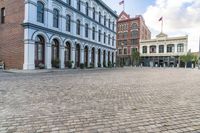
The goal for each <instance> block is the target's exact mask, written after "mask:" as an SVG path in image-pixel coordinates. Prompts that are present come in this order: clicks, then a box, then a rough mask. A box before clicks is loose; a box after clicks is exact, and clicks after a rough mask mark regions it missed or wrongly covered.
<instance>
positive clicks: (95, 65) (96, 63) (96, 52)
mask: <svg viewBox="0 0 200 133" xmlns="http://www.w3.org/2000/svg"><path fill="white" fill-rule="evenodd" d="M94 62H95V63H94V67H98V49H97V48H95V61H94Z"/></svg>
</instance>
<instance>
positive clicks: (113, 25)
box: [112, 22, 115, 30]
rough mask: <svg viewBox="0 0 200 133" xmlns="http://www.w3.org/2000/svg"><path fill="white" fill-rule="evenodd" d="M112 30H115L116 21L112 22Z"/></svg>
mask: <svg viewBox="0 0 200 133" xmlns="http://www.w3.org/2000/svg"><path fill="white" fill-rule="evenodd" d="M112 30H115V22H113V24H112Z"/></svg>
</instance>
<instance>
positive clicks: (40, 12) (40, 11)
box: [37, 1, 44, 23]
mask: <svg viewBox="0 0 200 133" xmlns="http://www.w3.org/2000/svg"><path fill="white" fill-rule="evenodd" d="M37 21H38V22H40V23H44V4H43V3H42V2H40V1H38V2H37Z"/></svg>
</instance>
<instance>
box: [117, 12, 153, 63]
mask: <svg viewBox="0 0 200 133" xmlns="http://www.w3.org/2000/svg"><path fill="white" fill-rule="evenodd" d="M150 38H151V32H150V30H149V29H148V27H147V26H146V24H145V21H144V19H143V17H142V16H141V15H137V16H135V17H134V18H131V17H130V16H129V15H128V14H127V13H126V12H124V11H122V12H121V14H120V15H119V17H118V20H117V62H118V63H119V62H121V63H122V62H123V64H124V65H127V66H128V65H131V64H132V61H131V59H132V51H133V50H136V51H139V49H140V40H148V39H150Z"/></svg>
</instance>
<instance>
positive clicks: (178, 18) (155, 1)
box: [103, 0, 200, 52]
mask: <svg viewBox="0 0 200 133" xmlns="http://www.w3.org/2000/svg"><path fill="white" fill-rule="evenodd" d="M103 1H104V2H105V3H106V4H107V5H108V6H109V7H111V9H113V10H115V11H117V13H118V15H119V14H120V13H121V12H122V10H123V6H122V5H119V2H120V1H122V0H103ZM124 1H125V12H126V13H128V14H129V15H130V16H131V17H135V15H142V16H143V17H144V19H145V22H146V25H147V26H148V27H149V29H150V31H151V33H152V38H155V36H156V35H157V34H159V33H160V31H161V28H160V27H161V26H160V22H159V21H158V20H159V18H160V17H163V22H164V26H163V32H164V33H166V34H168V36H171V37H174V36H185V35H188V50H189V49H191V50H192V51H193V52H197V51H199V38H200V0H124Z"/></svg>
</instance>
